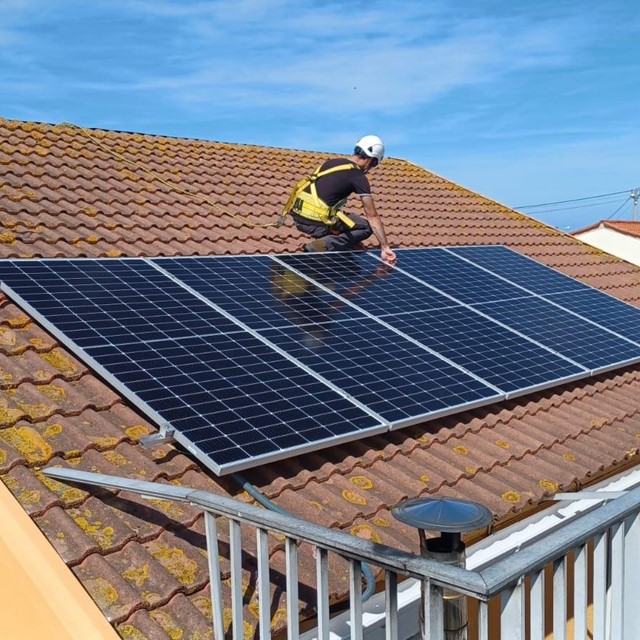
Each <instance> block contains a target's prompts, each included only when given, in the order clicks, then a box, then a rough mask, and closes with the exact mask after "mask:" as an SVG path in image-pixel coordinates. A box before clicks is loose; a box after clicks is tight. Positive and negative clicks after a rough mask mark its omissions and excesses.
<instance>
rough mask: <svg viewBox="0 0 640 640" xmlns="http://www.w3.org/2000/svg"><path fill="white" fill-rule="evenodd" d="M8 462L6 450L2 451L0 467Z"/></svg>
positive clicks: (0, 453)
mask: <svg viewBox="0 0 640 640" xmlns="http://www.w3.org/2000/svg"><path fill="white" fill-rule="evenodd" d="M6 461H7V452H6V451H5V450H4V449H0V465H3V464H4V463H5V462H6Z"/></svg>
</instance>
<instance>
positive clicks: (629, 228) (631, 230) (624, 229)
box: [571, 220, 640, 238]
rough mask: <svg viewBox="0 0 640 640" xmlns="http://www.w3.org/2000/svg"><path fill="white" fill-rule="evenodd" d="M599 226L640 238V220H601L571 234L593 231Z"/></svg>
mask: <svg viewBox="0 0 640 640" xmlns="http://www.w3.org/2000/svg"><path fill="white" fill-rule="evenodd" d="M598 228H605V229H612V230H613V231H618V232H619V233H624V234H625V235H628V236H634V237H635V238H640V222H639V221H636V220H600V221H599V222H595V223H594V224H591V225H589V226H588V227H583V228H582V229H578V230H576V231H572V232H571V235H572V236H580V235H582V234H583V233H586V232H587V231H593V230H594V229H598Z"/></svg>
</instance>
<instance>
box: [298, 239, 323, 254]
mask: <svg viewBox="0 0 640 640" xmlns="http://www.w3.org/2000/svg"><path fill="white" fill-rule="evenodd" d="M328 250H329V247H327V243H326V242H325V241H324V240H323V239H322V238H318V239H317V240H312V241H311V242H309V243H308V244H306V245H305V246H304V251H305V253H316V252H317V251H328Z"/></svg>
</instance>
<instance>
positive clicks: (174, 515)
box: [147, 498, 184, 520]
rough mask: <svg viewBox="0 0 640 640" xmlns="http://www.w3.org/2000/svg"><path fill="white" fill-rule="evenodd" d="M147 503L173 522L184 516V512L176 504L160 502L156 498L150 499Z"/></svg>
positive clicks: (167, 501)
mask: <svg viewBox="0 0 640 640" xmlns="http://www.w3.org/2000/svg"><path fill="white" fill-rule="evenodd" d="M147 502H148V503H149V504H152V505H154V506H155V507H157V508H158V509H159V510H160V511H162V513H164V514H165V515H166V516H168V517H169V518H171V519H173V520H179V519H180V518H181V517H182V516H183V515H184V511H183V510H182V508H181V507H180V506H179V504H178V503H177V502H172V501H171V500H160V499H158V498H152V499H150V500H147Z"/></svg>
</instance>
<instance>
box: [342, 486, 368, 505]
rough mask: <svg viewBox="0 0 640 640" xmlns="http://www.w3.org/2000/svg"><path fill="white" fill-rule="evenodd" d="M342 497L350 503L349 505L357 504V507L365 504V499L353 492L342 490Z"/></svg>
mask: <svg viewBox="0 0 640 640" xmlns="http://www.w3.org/2000/svg"><path fill="white" fill-rule="evenodd" d="M342 497H343V498H344V499H345V500H346V501H347V502H351V504H359V505H365V504H367V499H366V498H365V497H364V496H361V495H360V494H359V493H356V492H355V491H349V490H348V489H344V490H343V491H342Z"/></svg>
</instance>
